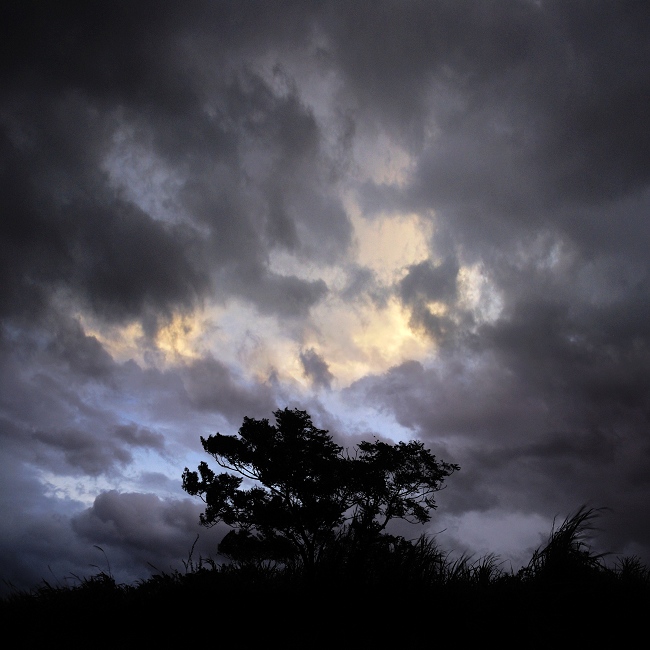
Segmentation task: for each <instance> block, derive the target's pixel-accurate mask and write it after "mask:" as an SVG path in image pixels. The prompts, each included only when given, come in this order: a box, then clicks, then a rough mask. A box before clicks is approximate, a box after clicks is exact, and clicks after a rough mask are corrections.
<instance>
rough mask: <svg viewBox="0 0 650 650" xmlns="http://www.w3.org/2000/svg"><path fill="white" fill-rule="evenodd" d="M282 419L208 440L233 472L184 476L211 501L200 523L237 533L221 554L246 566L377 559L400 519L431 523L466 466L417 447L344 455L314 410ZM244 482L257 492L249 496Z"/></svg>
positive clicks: (204, 470)
mask: <svg viewBox="0 0 650 650" xmlns="http://www.w3.org/2000/svg"><path fill="white" fill-rule="evenodd" d="M274 415H275V425H272V424H270V423H269V421H268V420H267V419H262V420H255V419H252V418H244V422H243V424H242V426H241V428H240V429H239V435H238V436H225V435H221V434H219V433H217V434H215V435H213V436H210V437H208V438H207V439H205V438H201V443H202V445H203V448H204V450H205V451H206V452H207V453H208V454H210V455H211V456H212V457H213V458H214V459H215V460H216V461H217V464H218V465H219V466H220V467H222V468H224V469H226V470H228V471H227V472H223V473H221V474H215V473H214V472H213V471H212V470H211V469H210V468H209V467H208V465H207V464H206V463H205V462H201V463H200V464H199V467H198V472H191V471H190V470H189V469H188V468H185V471H184V473H183V489H184V490H185V491H186V492H188V493H189V494H191V495H194V496H199V497H201V499H203V501H204V502H205V504H206V508H205V512H204V513H202V514H201V519H200V520H201V524H202V525H204V526H213V525H214V524H216V523H218V522H221V521H223V522H224V523H226V524H228V525H229V526H231V527H232V528H233V530H232V531H231V532H230V533H229V534H228V535H226V536H225V538H224V539H223V541H222V542H221V544H220V546H219V551H220V552H221V553H223V554H225V555H227V556H228V557H230V558H231V559H233V560H234V561H235V562H236V563H238V564H240V565H245V564H253V565H256V566H258V567H261V566H265V567H267V568H269V567H272V566H283V567H285V568H288V569H296V570H298V571H302V572H303V573H304V574H305V575H308V576H310V575H313V573H314V571H315V570H316V568H317V566H319V565H321V564H323V563H327V564H328V565H329V566H330V568H331V565H332V563H333V562H335V559H338V560H340V561H344V562H348V563H349V560H350V558H356V560H357V561H358V560H359V558H362V557H366V556H368V555H371V554H372V552H379V550H378V549H379V546H380V545H381V544H384V545H386V544H390V543H393V544H395V543H397V542H396V538H393V537H390V536H386V535H385V533H384V531H385V529H386V526H387V525H388V523H389V522H390V521H392V520H393V519H402V520H405V521H408V522H412V523H424V522H427V521H429V519H430V510H432V509H434V508H435V507H436V503H435V499H434V494H435V492H437V491H439V490H440V489H442V487H443V483H444V480H445V479H446V478H447V477H448V476H450V475H451V474H452V473H453V472H454V471H457V470H459V469H460V468H459V467H458V465H454V464H451V463H445V462H443V461H439V460H437V459H436V457H435V456H434V455H433V454H432V453H431V451H429V450H428V449H425V448H424V445H423V444H422V443H421V442H416V441H413V442H409V443H404V442H399V443H397V444H395V445H391V444H387V443H384V442H381V441H375V442H361V443H360V444H359V445H358V446H357V447H356V448H355V450H354V453H353V454H350V453H344V451H343V448H342V447H340V446H339V445H337V444H336V443H334V441H333V440H332V437H331V436H330V435H329V433H328V432H327V431H325V430H322V429H318V428H316V427H315V426H314V425H313V423H312V420H311V417H310V416H309V414H308V413H307V412H306V411H300V410H298V409H293V410H290V409H288V408H285V409H284V410H278V411H275V412H274ZM236 474H238V475H239V476H236ZM244 479H246V480H247V481H252V482H253V483H254V485H253V487H250V488H249V489H241V484H242V482H243V481H244ZM371 549H374V551H372V552H371ZM357 566H358V564H357Z"/></svg>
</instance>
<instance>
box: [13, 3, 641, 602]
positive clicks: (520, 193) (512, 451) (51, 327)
mask: <svg viewBox="0 0 650 650" xmlns="http://www.w3.org/2000/svg"><path fill="white" fill-rule="evenodd" d="M0 14H1V19H0V25H1V27H0V29H1V30H2V35H1V38H0V48H2V53H1V56H0V79H1V81H0V83H1V87H2V92H1V93H0V192H1V196H2V201H1V204H0V205H1V210H2V215H1V218H0V231H1V234H0V276H1V277H0V321H1V327H0V484H1V486H2V488H1V491H0V521H1V522H2V524H1V525H0V579H1V582H2V585H0V589H2V590H4V591H5V592H6V591H7V590H8V589H10V585H13V586H14V587H17V588H29V587H31V586H34V585H36V584H38V583H40V582H41V580H43V579H46V580H48V582H49V583H51V584H52V583H53V584H69V583H70V582H71V581H72V582H74V576H87V575H92V574H94V573H96V572H97V571H110V572H111V573H112V574H113V575H114V576H115V578H116V579H117V580H119V581H122V582H126V583H132V582H134V581H137V580H142V579H146V578H148V577H149V576H150V575H152V574H153V573H155V572H160V571H165V572H168V571H171V570H173V569H179V570H181V571H182V570H183V567H184V562H185V563H187V562H188V560H189V559H190V558H191V559H193V560H194V561H196V560H197V559H198V558H199V557H200V556H203V557H218V556H217V555H216V545H217V543H218V541H219V539H220V538H221V536H222V535H223V534H224V532H225V531H226V529H225V528H224V527H223V525H219V526H216V527H214V528H212V529H209V530H207V529H203V528H201V527H200V526H199V524H198V519H199V513H200V512H201V511H202V503H201V501H200V500H198V499H194V498H190V497H189V496H188V495H187V494H186V493H184V492H183V490H182V487H181V475H182V472H183V469H184V468H185V467H189V468H190V469H196V466H197V465H198V463H199V462H200V461H201V460H207V461H210V460H211V459H210V458H209V457H207V456H206V455H205V454H204V452H203V450H202V448H201V444H200V436H204V437H205V436H208V435H210V434H211V433H215V432H217V431H219V432H221V433H224V434H235V433H236V432H237V430H238V429H239V426H240V425H241V423H242V421H243V418H244V417H245V416H247V417H254V418H270V419H271V420H272V419H273V415H272V414H273V411H274V410H276V409H278V408H285V407H289V408H299V409H301V410H306V411H308V412H309V413H310V414H311V416H312V418H313V420H314V423H315V424H316V426H319V427H320V428H323V429H327V430H328V431H330V433H331V434H332V436H333V437H334V439H335V440H336V441H337V442H338V443H339V444H341V445H342V446H344V447H348V448H353V446H354V444H355V443H358V442H359V441H360V440H372V439H374V437H377V438H379V439H383V440H387V441H392V442H395V441H399V440H404V441H406V440H421V441H423V442H424V443H425V445H426V446H427V448H429V449H431V450H432V452H433V453H434V454H435V455H436V457H438V458H440V459H442V460H444V461H446V462H453V463H457V464H459V465H460V466H461V470H460V472H458V473H455V474H454V475H453V476H451V477H450V478H449V479H448V480H447V488H446V489H445V490H443V491H441V492H439V493H438V495H437V504H438V508H437V510H435V512H434V513H433V516H432V519H431V522H430V524H428V525H427V526H426V527H425V529H424V530H425V531H426V532H427V533H429V534H432V535H436V538H437V539H438V541H439V543H440V544H441V545H442V546H443V547H444V548H446V549H448V550H449V551H453V552H457V553H462V552H466V553H470V554H474V556H475V557H480V556H482V555H485V554H487V553H495V554H497V555H499V557H500V558H501V560H502V561H503V563H504V564H503V567H504V568H505V569H510V568H513V569H514V570H515V571H516V570H517V569H518V568H519V567H520V566H521V565H522V564H525V563H526V562H527V560H528V559H529V558H530V555H531V554H532V551H533V550H534V549H535V548H536V547H537V546H538V545H539V544H540V543H541V542H542V541H543V540H544V539H546V537H547V536H548V534H549V532H550V530H551V527H552V525H553V521H554V518H556V517H557V518H558V519H559V521H561V520H562V519H563V518H564V517H565V516H567V515H568V514H570V513H572V512H574V511H576V510H577V509H578V508H579V507H580V506H581V505H582V504H587V505H588V506H590V507H597V508H600V507H602V508H606V510H604V511H603V514H602V517H601V518H600V520H599V523H598V525H599V526H600V527H601V530H600V531H599V532H598V536H597V539H596V542H595V543H596V544H597V548H598V549H600V550H606V551H609V552H611V553H612V556H611V558H613V559H615V558H616V557H618V556H623V555H637V556H639V557H640V558H642V559H643V560H644V561H645V562H650V516H649V513H650V427H649V424H650V286H649V282H648V281H649V276H650V256H649V255H648V250H650V249H649V245H650V220H649V218H648V217H649V210H650V129H649V128H648V119H649V114H648V106H649V105H650V76H649V75H648V70H650V5H648V4H647V3H645V2H635V1H629V2H628V1H625V0H620V1H618V2H605V1H601V0H589V1H587V0H583V1H579V0H575V1H566V0H558V1H552V0H537V1H534V0H498V1H497V0H494V1H490V0H485V1H478V0H476V1H470V0H430V1H427V2H423V1H415V0H413V1H412V0H400V1H393V2H385V1H376V2H344V1H326V0H323V1H313V2H308V1H306V0H300V1H294V2H292V1H291V0H288V1H286V2H273V1H267V2H261V1H255V0H251V1H247V2H241V1H233V2H228V1H221V0H217V1H212V2H210V1H207V0H205V1H197V0H187V1H185V2H182V3H177V2H163V1H159V0H156V1H153V0H139V1H138V2H129V1H122V0H113V1H111V2H102V1H97V2H86V3H75V2H57V3H42V2H33V1H29V0H20V1H16V2H11V1H10V2H4V3H2V8H1V9H0ZM399 531H400V533H401V534H404V535H405V536H407V537H417V536H418V535H419V534H420V532H422V530H420V529H416V528H414V527H409V526H406V525H405V527H404V528H401V529H399ZM197 535H199V538H198V541H197V542H196V546H195V547H194V551H193V554H192V545H193V544H194V542H195V540H196V538H197Z"/></svg>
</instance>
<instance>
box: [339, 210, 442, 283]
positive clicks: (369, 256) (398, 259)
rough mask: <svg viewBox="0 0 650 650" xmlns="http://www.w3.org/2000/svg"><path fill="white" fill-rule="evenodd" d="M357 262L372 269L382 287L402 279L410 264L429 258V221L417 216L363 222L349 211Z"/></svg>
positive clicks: (378, 218)
mask: <svg viewBox="0 0 650 650" xmlns="http://www.w3.org/2000/svg"><path fill="white" fill-rule="evenodd" d="M351 220H352V224H353V225H354V232H355V240H356V248H357V263H358V264H359V265H360V266H364V267H366V268H369V269H371V270H372V271H373V272H374V273H375V275H376V277H377V279H378V280H379V281H380V282H382V283H383V284H392V283H394V282H395V281H397V280H399V279H400V278H401V277H403V276H404V275H405V274H406V272H407V268H408V267H409V266H410V265H412V264H417V263H418V262H422V261H424V260H426V259H427V258H428V257H429V242H430V240H431V236H432V234H433V225H432V223H431V221H428V220H424V219H422V218H421V217H420V216H419V215H417V214H407V215H379V216H377V217H374V218H373V219H365V218H364V217H362V216H360V215H359V213H358V212H357V211H354V212H352V216H351Z"/></svg>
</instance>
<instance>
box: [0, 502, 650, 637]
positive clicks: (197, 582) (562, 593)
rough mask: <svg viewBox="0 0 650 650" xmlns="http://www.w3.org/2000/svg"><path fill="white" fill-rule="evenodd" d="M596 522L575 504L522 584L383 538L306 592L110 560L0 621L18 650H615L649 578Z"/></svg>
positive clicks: (488, 567)
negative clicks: (611, 648)
mask: <svg viewBox="0 0 650 650" xmlns="http://www.w3.org/2000/svg"><path fill="white" fill-rule="evenodd" d="M600 513H601V511H600V510H597V509H590V508H586V507H583V508H580V509H579V510H578V511H577V512H576V513H574V514H573V515H570V516H569V517H567V518H566V519H565V520H564V521H563V522H562V523H561V524H560V525H559V526H558V527H557V528H556V527H555V525H554V526H553V530H552V531H551V533H550V535H549V538H548V540H547V541H546V543H545V544H543V545H542V546H540V547H539V548H538V549H537V550H535V552H534V553H533V555H532V557H531V559H530V561H529V563H528V565H527V566H526V567H524V568H523V569H521V570H520V571H518V572H517V573H514V572H513V571H512V570H510V571H505V570H504V569H503V564H502V563H501V562H500V560H499V558H498V557H497V556H495V555H492V554H489V555H486V556H484V557H481V558H478V559H473V558H472V557H470V556H467V555H463V556H461V557H459V558H455V559H454V558H452V557H451V555H450V554H449V553H448V552H445V551H443V550H442V549H440V548H439V546H438V545H437V543H436V540H435V538H431V537H426V536H422V537H420V538H419V539H418V540H416V541H414V542H408V541H406V540H404V539H403V538H386V540H384V542H385V543H383V544H382V545H380V547H378V548H377V549H375V550H374V551H373V553H372V554H370V556H369V557H370V559H369V560H368V559H367V558H366V561H365V562H364V563H360V562H359V561H358V557H357V556H346V554H345V553H339V554H338V555H336V558H335V560H332V561H331V563H330V565H329V566H326V570H325V571H324V572H323V573H322V574H320V575H317V576H316V577H315V578H314V579H313V580H312V581H309V583H306V582H305V581H304V580H303V579H302V576H301V575H300V574H299V573H298V572H295V571H293V572H286V571H283V570H282V569H280V568H278V567H274V568H273V567H271V568H270V567H264V566H245V565H243V566H238V567H234V566H229V565H217V564H216V563H214V562H212V561H210V560H203V559H200V560H199V561H198V562H193V561H192V560H191V553H190V559H189V560H188V562H186V563H185V572H184V573H181V572H172V573H157V574H156V575H154V576H152V577H151V578H149V579H148V580H143V581H140V582H138V583H136V584H135V585H122V584H117V583H116V581H115V580H114V578H113V576H112V575H111V572H110V564H109V563H108V558H106V564H107V567H108V571H107V572H105V571H100V572H99V573H98V574H97V575H95V576H92V577H90V578H76V581H75V584H72V585H68V586H53V585H51V584H49V583H48V582H46V581H43V583H42V584H41V585H39V586H38V587H36V588H35V589H32V590H30V591H28V592H19V591H15V592H14V593H12V594H11V595H10V596H9V597H7V598H5V599H3V600H2V601H0V617H1V620H2V621H3V625H4V627H5V629H6V630H9V629H11V628H14V629H18V630H20V634H19V636H18V637H17V638H19V639H22V645H21V641H18V642H17V643H16V644H14V645H13V646H12V647H26V648H27V647H34V645H35V644H36V643H41V642H43V640H50V639H57V638H58V639H61V640H65V641H66V642H67V643H68V645H71V646H72V647H76V645H77V644H78V645H79V647H81V646H82V645H83V646H84V647H86V645H92V646H93V647H98V648H100V647H107V648H108V647H120V648H128V647H141V646H142V645H143V644H145V643H147V644H148V643H151V642H153V641H156V642H165V641H169V640H170V638H171V637H170V635H172V634H173V633H174V630H176V631H180V630H184V632H183V633H184V634H185V635H186V636H185V640H186V641H188V642H189V641H190V640H192V639H194V640H195V641H197V642H200V641H205V640H211V639H212V640H217V639H220V640H222V641H231V642H236V643H237V644H238V647H257V646H258V645H259V643H261V642H266V641H268V640H269V639H271V638H273V637H276V638H281V639H282V640H283V641H284V644H285V647H304V646H305V645H307V646H313V645H314V643H313V639H312V638H311V636H310V635H313V634H314V633H315V632H314V630H319V632H318V634H317V637H318V638H319V639H320V640H321V641H324V640H325V639H328V638H331V639H334V638H335V637H336V638H337V639H338V641H336V643H337V645H338V646H340V647H353V645H354V644H353V640H354V639H356V640H357V641H358V643H359V644H361V645H367V644H368V643H369V642H370V640H372V641H373V643H374V644H375V645H376V646H377V647H387V645H383V642H386V644H388V642H387V641H386V639H387V637H386V629H387V630H393V631H395V630H397V631H399V632H400V635H401V639H402V641H401V643H403V644H405V643H407V642H409V643H410V642H414V643H415V642H418V643H420V642H422V641H426V640H428V641H432V640H437V642H439V641H440V640H442V639H443V638H447V636H446V635H449V636H448V638H449V639H452V638H458V639H463V638H465V639H470V638H478V636H480V635H483V638H484V639H487V638H490V637H492V638H494V639H495V640H499V639H500V640H499V643H500V644H501V645H505V646H507V647H508V646H509V647H514V645H516V639H519V642H520V645H519V646H518V647H521V645H524V646H526V647H541V645H543V644H547V643H549V642H551V641H552V640H553V639H555V640H557V638H559V637H558V635H559V634H560V627H559V626H562V635H565V637H566V635H571V634H574V635H575V639H576V640H578V641H580V642H581V643H583V642H585V640H587V639H590V638H591V639H592V640H594V641H599V642H602V641H603V640H604V639H606V638H608V636H609V637H611V638H612V639H614V638H616V639H617V643H619V644H620V643H621V640H622V639H624V638H626V634H628V633H629V634H631V632H632V630H633V629H636V628H637V627H639V628H642V627H643V625H644V622H643V621H644V615H645V612H646V611H650V610H649V609H648V607H649V606H650V570H649V569H648V567H647V566H646V565H644V564H643V563H642V562H641V561H640V560H639V559H638V558H636V557H623V558H618V559H617V560H616V561H615V563H614V564H613V565H612V566H610V565H608V564H606V562H605V559H606V556H604V555H602V554H596V553H594V552H593V551H592V550H591V547H590V545H589V541H590V539H591V535H592V534H593V531H594V521H595V520H596V519H597V517H598V516H599V515H600ZM100 550H101V549H100ZM346 557H348V559H347V560H346V559H345V558H346ZM349 557H355V558H356V559H355V563H354V564H352V565H350V562H351V561H350V560H349ZM83 630H85V632H82V631H83ZM310 630H312V632H310ZM382 630H383V631H382ZM84 634H85V636H84ZM88 634H90V635H91V636H90V637H88ZM522 634H523V635H526V639H527V641H526V642H522V640H521V636H520V635H522ZM509 638H510V639H511V640H512V642H513V645H512V646H510V643H509V642H508V639H509ZM566 638H568V637H566ZM538 643H539V645H538ZM292 644H293V645H292Z"/></svg>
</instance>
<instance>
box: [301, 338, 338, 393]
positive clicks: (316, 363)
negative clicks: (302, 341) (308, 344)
mask: <svg viewBox="0 0 650 650" xmlns="http://www.w3.org/2000/svg"><path fill="white" fill-rule="evenodd" d="M300 363H301V364H302V368H303V372H304V374H305V377H308V378H309V379H310V380H311V382H312V384H313V385H314V386H316V387H319V388H327V389H328V390H329V389H330V388H331V385H332V381H333V379H334V375H333V374H332V373H331V372H330V369H329V365H328V363H327V361H325V359H323V357H322V356H321V355H320V354H318V352H316V350H314V349H313V348H309V349H308V350H303V351H301V352H300Z"/></svg>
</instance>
